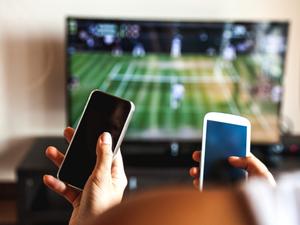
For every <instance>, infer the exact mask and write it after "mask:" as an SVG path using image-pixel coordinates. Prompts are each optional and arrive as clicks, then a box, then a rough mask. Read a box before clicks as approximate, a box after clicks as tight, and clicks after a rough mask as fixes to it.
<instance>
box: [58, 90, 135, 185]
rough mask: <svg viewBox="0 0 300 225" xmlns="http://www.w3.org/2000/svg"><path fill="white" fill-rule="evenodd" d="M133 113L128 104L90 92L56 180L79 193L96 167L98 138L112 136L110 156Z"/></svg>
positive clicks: (121, 138) (132, 105) (121, 100)
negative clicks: (102, 135) (103, 134)
mask: <svg viewBox="0 0 300 225" xmlns="http://www.w3.org/2000/svg"><path fill="white" fill-rule="evenodd" d="M133 111H134V104H133V103H132V102H131V101H128V100H125V99H122V98H118V97H116V96H112V95H110V94H107V93H104V92H101V91H99V90H94V91H92V92H91V94H90V96H89V98H88V100H87V103H86V105H85V108H84V110H83V113H82V115H81V117H80V120H79V123H78V125H77V128H76V130H75V133H74V135H73V138H72V140H71V142H70V144H69V147H68V149H67V151H66V154H65V158H64V160H63V162H62V164H61V166H60V168H59V170H58V173H57V177H58V179H60V180H62V181H64V182H66V183H68V184H69V185H71V186H73V187H75V188H78V189H83V187H84V185H85V183H86V181H87V179H88V177H89V176H90V174H91V173H92V171H93V169H94V167H95V163H96V145H97V140H98V137H99V135H101V134H102V133H103V132H109V133H110V134H111V136H112V151H113V154H114V156H115V155H116V154H117V151H118V150H119V148H120V145H121V142H122V140H123V137H124V135H125V132H126V130H127V127H128V124H129V121H130V119H131V117H132V114H133Z"/></svg>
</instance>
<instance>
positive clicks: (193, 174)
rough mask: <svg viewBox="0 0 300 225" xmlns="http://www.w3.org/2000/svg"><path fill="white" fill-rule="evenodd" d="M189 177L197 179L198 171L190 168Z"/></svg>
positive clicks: (195, 168)
mask: <svg viewBox="0 0 300 225" xmlns="http://www.w3.org/2000/svg"><path fill="white" fill-rule="evenodd" d="M189 173H190V176H192V177H195V178H199V176H200V170H199V168H197V167H192V168H191V169H190V171H189Z"/></svg>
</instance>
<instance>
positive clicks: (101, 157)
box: [93, 132, 113, 177]
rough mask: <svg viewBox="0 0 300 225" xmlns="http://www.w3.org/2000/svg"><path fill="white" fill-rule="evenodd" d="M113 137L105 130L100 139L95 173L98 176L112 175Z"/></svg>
mask: <svg viewBox="0 0 300 225" xmlns="http://www.w3.org/2000/svg"><path fill="white" fill-rule="evenodd" d="M111 146H112V138H111V135H110V134H109V133H107V132H104V133H103V134H102V135H101V136H100V137H99V139H98V142H97V147H96V153H97V161H96V166H95V168H94V171H93V174H94V175H95V176H96V177H101V176H103V175H108V174H109V175H110V174H111V168H112V160H113V153H112V150H111Z"/></svg>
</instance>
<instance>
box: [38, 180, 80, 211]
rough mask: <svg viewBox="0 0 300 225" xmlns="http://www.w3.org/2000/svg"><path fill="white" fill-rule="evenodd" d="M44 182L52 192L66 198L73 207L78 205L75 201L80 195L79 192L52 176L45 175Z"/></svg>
mask: <svg viewBox="0 0 300 225" xmlns="http://www.w3.org/2000/svg"><path fill="white" fill-rule="evenodd" d="M43 182H44V184H45V185H46V186H47V187H49V188H50V189H51V190H53V191H54V192H56V193H57V194H59V195H61V196H63V197H64V198H66V199H67V200H68V201H69V202H70V203H71V204H72V205H73V206H74V204H76V202H75V201H76V199H77V197H78V196H79V194H80V191H79V190H76V189H74V188H72V187H70V186H68V185H66V184H65V183H64V182H62V181H60V180H58V179H56V178H55V177H53V176H51V175H44V176H43Z"/></svg>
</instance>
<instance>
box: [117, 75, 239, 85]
mask: <svg viewBox="0 0 300 225" xmlns="http://www.w3.org/2000/svg"><path fill="white" fill-rule="evenodd" d="M113 79H114V80H116V81H127V82H128V81H131V82H152V83H172V82H174V80H175V81H176V82H182V83H235V82H239V79H236V78H229V77H224V76H222V77H221V78H220V77H219V76H213V75H192V76H178V75H168V76H166V75H156V74H132V75H130V76H129V75H128V76H127V77H125V78H124V77H123V76H122V75H121V74H119V76H114V78H113Z"/></svg>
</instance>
